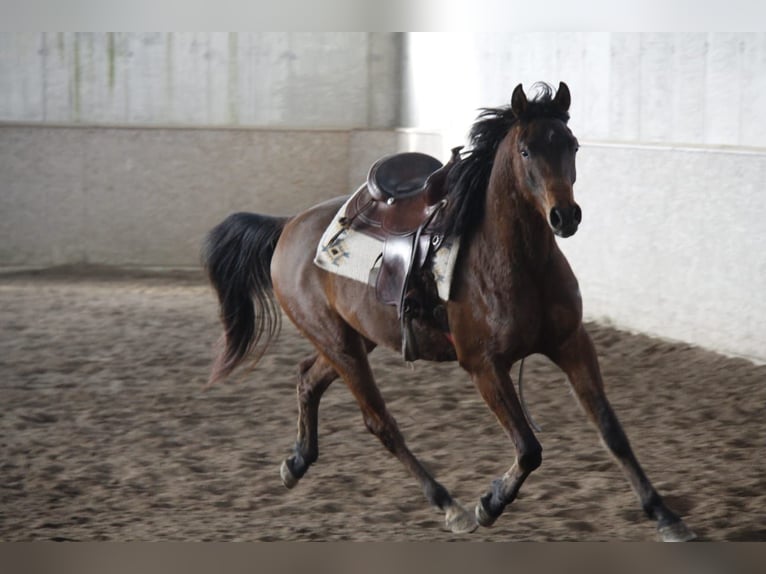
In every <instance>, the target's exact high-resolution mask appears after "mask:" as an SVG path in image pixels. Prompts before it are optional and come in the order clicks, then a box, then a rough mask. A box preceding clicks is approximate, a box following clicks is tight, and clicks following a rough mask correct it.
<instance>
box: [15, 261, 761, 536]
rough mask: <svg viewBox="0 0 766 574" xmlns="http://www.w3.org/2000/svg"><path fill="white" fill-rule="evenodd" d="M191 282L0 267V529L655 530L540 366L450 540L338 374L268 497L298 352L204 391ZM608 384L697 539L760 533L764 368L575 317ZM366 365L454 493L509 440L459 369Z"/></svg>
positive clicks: (287, 423) (210, 315)
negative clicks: (517, 440)
mask: <svg viewBox="0 0 766 574" xmlns="http://www.w3.org/2000/svg"><path fill="white" fill-rule="evenodd" d="M216 314H217V309H216V301H215V297H214V295H213V293H212V291H211V290H210V288H209V287H208V286H207V285H206V284H205V283H204V281H203V279H202V277H201V274H198V273H179V272H177V273H150V272H127V271H104V270H93V269H90V270H88V271H87V272H83V271H81V270H77V269H64V270H54V271H48V272H38V273H25V274H7V273H6V274H3V275H0V404H2V410H0V540H5V541H9V540H51V539H53V540H498V541H499V540H503V541H506V540H635V541H642V540H654V539H655V533H654V527H653V524H652V523H651V522H649V521H647V520H644V519H643V517H642V513H641V511H640V509H639V505H638V503H637V500H636V499H635V497H634V495H633V493H632V492H631V491H630V489H629V487H628V484H627V481H626V480H625V479H624V478H623V476H622V474H621V473H620V471H619V469H618V468H617V466H616V464H614V463H613V462H612V460H611V459H610V457H609V456H608V454H607V453H606V451H605V450H604V449H603V448H602V447H601V445H600V443H599V440H598V437H597V435H596V433H595V431H594V430H593V429H592V428H591V427H590V426H589V424H588V422H587V421H586V419H585V416H584V414H583V413H582V411H581V410H580V408H579V407H578V406H577V404H576V402H575V400H574V398H573V397H572V396H571V394H570V392H569V389H568V387H567V385H566V383H565V381H564V378H563V375H562V374H561V373H560V372H559V371H558V370H557V369H556V368H555V367H554V366H552V365H550V364H549V363H548V362H547V360H545V359H543V358H540V357H535V358H533V359H532V360H531V361H529V362H528V364H527V368H526V371H525V394H526V399H527V403H528V405H529V408H530V410H531V412H532V413H533V416H534V418H535V419H536V420H537V421H538V422H539V423H540V424H541V425H542V427H543V432H542V433H541V434H540V435H539V438H540V441H541V442H542V444H543V448H544V453H543V456H544V461H543V466H542V467H541V468H540V469H538V470H537V471H536V472H535V473H533V474H532V475H531V477H530V478H529V479H528V480H527V482H526V483H525V485H524V487H523V489H522V491H521V495H520V497H519V499H518V500H517V501H516V502H515V503H514V504H513V505H512V506H511V507H509V508H508V510H507V511H506V513H505V514H504V515H503V516H502V517H501V518H500V519H499V520H498V522H497V523H496V525H495V526H494V527H493V528H491V529H479V530H477V531H476V532H475V533H473V534H470V535H465V536H456V535H453V534H451V533H449V532H446V531H445V530H444V529H443V526H442V515H441V513H440V512H439V511H438V510H436V509H432V508H430V507H428V505H427V503H426V502H425V499H424V498H423V496H422V494H421V492H420V489H419V487H418V486H417V484H416V482H415V480H414V479H412V478H411V477H410V476H408V475H407V474H406V473H405V471H404V469H403V467H402V466H401V465H400V464H399V463H398V461H396V460H395V459H394V458H393V457H391V456H390V455H389V454H388V453H387V452H386V451H385V450H384V449H383V447H382V446H381V445H380V444H379V443H378V441H377V439H375V438H374V437H373V436H372V435H370V434H369V433H368V432H367V431H366V430H365V428H364V425H363V423H362V419H361V415H360V413H359V410H358V408H357V407H356V405H355V403H354V401H353V399H352V397H351V395H350V393H349V392H348V391H347V389H346V388H345V387H344V385H343V384H342V382H336V383H334V384H333V386H332V387H331V388H330V390H329V391H328V392H327V394H326V395H325V398H324V400H323V402H322V408H321V411H320V451H321V454H320V459H319V461H318V462H317V464H316V465H314V466H313V467H312V468H311V470H310V471H309V473H308V474H307V475H306V477H305V478H304V479H303V480H302V481H301V483H300V484H299V485H298V486H297V487H296V488H295V489H294V490H292V491H288V490H286V489H285V488H284V487H283V486H282V484H281V482H280V479H279V473H278V468H279V464H280V462H281V461H282V460H283V458H284V457H285V456H286V455H287V454H288V453H289V451H290V449H291V447H292V444H293V441H294V438H295V430H296V427H295V425H296V416H297V407H296V402H295V390H294V386H295V381H296V370H297V363H298V361H299V360H300V359H302V358H303V357H305V356H307V355H308V354H309V353H310V351H311V350H310V347H309V345H308V344H307V343H306V342H305V341H304V340H302V339H301V338H300V337H299V336H298V335H297V334H296V332H295V330H294V329H293V328H292V327H291V326H290V325H289V324H287V323H286V324H285V326H284V329H283V332H282V335H281V338H280V339H279V341H278V343H277V344H276V345H275V346H274V347H273V348H272V350H271V352H270V353H269V354H268V355H267V356H266V358H265V359H264V360H263V362H262V364H261V365H260V366H259V367H258V368H257V369H256V370H255V371H253V372H251V373H247V374H244V375H243V376H240V377H239V381H238V382H231V383H229V384H225V385H219V386H216V387H213V388H210V389H207V390H205V389H204V388H203V386H204V383H205V381H206V377H207V374H208V368H209V365H210V361H211V359H212V356H213V344H214V342H215V341H216V339H217V338H218V335H219V332H220V329H219V325H218V322H217V315H216ZM590 330H591V334H592V335H593V338H594V340H595V342H596V345H597V348H598V350H599V353H600V357H601V365H602V370H603V372H604V376H605V380H606V384H607V392H608V394H609V397H610V399H611V401H612V403H613V405H614V407H615V409H616V411H617V413H618V415H619V416H620V418H621V420H622V422H623V425H624V426H625V428H626V431H627V433H628V435H629V437H630V438H631V440H632V443H633V446H634V449H635V451H636V453H637V455H638V457H639V459H640V460H641V462H642V463H643V465H644V468H645V470H646V471H647V474H648V475H649V476H650V478H652V480H653V481H654V483H655V485H656V486H657V487H658V489H659V490H660V492H661V493H662V494H663V495H664V496H665V498H666V500H668V501H669V502H670V504H671V505H672V506H673V507H674V508H675V509H676V510H677V511H678V512H679V513H681V514H682V515H684V517H685V519H686V522H687V524H688V525H689V526H690V527H691V528H693V529H694V530H695V531H696V532H697V533H698V535H699V536H700V537H701V538H703V539H707V540H761V541H764V540H766V472H765V470H766V456H764V455H766V367H763V366H753V365H752V364H751V363H749V362H747V361H744V360H739V359H729V358H726V357H722V356H719V355H716V354H713V353H710V352H706V351H702V350H699V349H695V348H691V347H689V346H686V345H683V344H672V343H667V342H662V341H658V340H654V339H650V338H648V337H644V336H635V335H631V334H628V333H624V332H620V331H616V330H614V329H611V328H607V327H603V326H597V325H591V326H590ZM372 358H373V359H372V363H373V368H374V370H375V373H376V376H377V379H378V382H379V384H380V387H381V389H382V392H383V394H384V397H385V398H386V400H387V402H388V404H389V408H390V410H391V412H392V413H393V415H394V416H395V417H396V418H397V420H398V422H399V424H400V427H401V428H402V431H403V432H404V434H405V436H406V437H407V440H408V443H409V445H410V447H411V448H412V450H413V451H414V452H415V453H416V454H417V455H419V456H420V457H421V459H422V460H423V461H424V463H425V464H426V465H427V466H428V467H429V468H430V469H432V470H433V471H434V472H435V474H436V476H437V478H438V479H439V480H440V481H441V482H442V483H443V484H444V485H445V486H447V488H449V489H450V490H451V491H452V493H453V495H455V496H456V497H457V498H458V499H459V500H460V501H461V502H462V503H463V504H465V505H466V506H470V507H473V505H474V504H475V503H476V500H477V499H478V497H479V496H480V495H481V494H482V493H483V492H484V490H485V489H486V488H487V486H488V485H489V483H490V482H491V480H492V479H494V478H495V477H497V476H499V475H500V474H502V473H503V472H504V471H505V470H506V469H507V468H508V466H509V465H510V464H511V461H512V457H513V450H512V446H511V444H510V441H509V440H508V439H507V438H506V437H505V435H504V433H503V431H502V430H501V429H500V427H499V426H498V425H497V423H496V422H495V420H494V418H493V417H492V415H491V414H490V412H489V411H488V409H487V408H486V407H485V405H484V403H483V402H482V400H481V398H480V397H479V395H478V393H477V392H476V391H475V389H474V388H473V387H472V385H471V383H470V381H469V380H468V377H467V376H466V375H465V374H464V373H463V372H462V371H461V370H460V368H459V367H458V366H457V365H444V364H442V365H432V364H421V363H417V364H416V365H415V368H414V369H411V368H410V367H408V366H406V365H404V364H402V362H401V361H400V360H399V358H398V357H397V356H396V355H395V354H393V353H390V352H387V351H384V350H376V351H375V352H374V353H373V355H372Z"/></svg>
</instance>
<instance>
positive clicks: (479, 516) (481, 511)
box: [476, 500, 497, 528]
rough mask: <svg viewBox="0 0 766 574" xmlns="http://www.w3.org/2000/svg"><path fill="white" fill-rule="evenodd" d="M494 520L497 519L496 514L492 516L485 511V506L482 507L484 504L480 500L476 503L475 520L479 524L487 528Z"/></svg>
mask: <svg viewBox="0 0 766 574" xmlns="http://www.w3.org/2000/svg"><path fill="white" fill-rule="evenodd" d="M495 520H497V516H492V515H490V514H489V512H487V510H486V508H484V505H483V504H482V503H481V500H479V502H477V503H476V522H477V524H479V525H480V526H484V527H485V528H489V527H490V526H492V525H493V524H494V523H495Z"/></svg>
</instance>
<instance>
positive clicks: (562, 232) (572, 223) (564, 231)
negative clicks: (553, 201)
mask: <svg viewBox="0 0 766 574" xmlns="http://www.w3.org/2000/svg"><path fill="white" fill-rule="evenodd" d="M548 220H549V222H550V224H551V228H552V229H553V233H555V234H556V235H558V236H559V237H569V236H571V235H574V234H575V232H576V231H577V228H578V227H579V225H580V222H581V221H582V210H581V209H580V206H579V205H577V204H576V203H575V204H573V205H571V206H570V207H554V208H553V209H551V212H550V214H549V215H548Z"/></svg>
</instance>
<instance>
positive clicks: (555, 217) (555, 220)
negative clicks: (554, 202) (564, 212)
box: [550, 207, 563, 229]
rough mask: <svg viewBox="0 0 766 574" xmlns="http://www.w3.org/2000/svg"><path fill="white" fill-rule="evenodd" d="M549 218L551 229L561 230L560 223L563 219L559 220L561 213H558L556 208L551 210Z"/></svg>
mask: <svg viewBox="0 0 766 574" xmlns="http://www.w3.org/2000/svg"><path fill="white" fill-rule="evenodd" d="M550 218H551V227H553V229H559V228H561V223H562V222H563V219H562V218H561V212H560V211H559V209H558V208H557V207H554V208H553V209H551V214H550Z"/></svg>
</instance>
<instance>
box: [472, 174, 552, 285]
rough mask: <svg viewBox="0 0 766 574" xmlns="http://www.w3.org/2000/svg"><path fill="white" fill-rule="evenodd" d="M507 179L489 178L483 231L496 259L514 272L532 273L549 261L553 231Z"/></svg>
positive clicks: (504, 176) (511, 180) (500, 176)
mask: <svg viewBox="0 0 766 574" xmlns="http://www.w3.org/2000/svg"><path fill="white" fill-rule="evenodd" d="M504 163H505V162H504ZM506 165H507V164H506ZM506 176H510V174H502V173H501V174H499V176H498V177H492V178H491V179H490V184H489V188H488V189H487V205H486V212H485V217H484V232H485V234H486V235H487V239H488V242H489V245H490V246H491V248H492V250H493V252H494V254H495V257H497V258H499V259H500V260H501V261H503V262H507V263H508V264H510V265H511V266H512V267H513V268H515V269H521V270H524V269H526V270H529V271H533V272H534V271H536V270H539V269H540V268H541V267H542V266H544V265H545V264H546V263H547V262H548V260H549V259H550V256H551V252H552V250H553V249H554V247H555V240H554V238H553V232H552V231H551V229H550V227H549V226H548V224H547V222H546V221H545V219H544V218H543V217H542V215H540V212H539V211H538V210H537V209H535V206H534V205H532V204H531V203H529V202H528V201H527V200H526V199H525V198H524V196H523V195H522V193H521V191H519V190H518V189H517V188H516V186H515V185H514V183H513V179H512V178H511V177H506Z"/></svg>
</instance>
